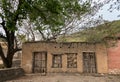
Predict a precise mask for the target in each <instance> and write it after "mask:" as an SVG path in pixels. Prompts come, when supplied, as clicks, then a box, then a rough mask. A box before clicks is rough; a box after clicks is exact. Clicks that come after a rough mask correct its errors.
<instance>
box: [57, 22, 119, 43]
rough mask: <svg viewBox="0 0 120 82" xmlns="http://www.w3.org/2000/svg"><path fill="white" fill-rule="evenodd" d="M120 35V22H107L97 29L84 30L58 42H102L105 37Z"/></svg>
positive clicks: (61, 38)
mask: <svg viewBox="0 0 120 82" xmlns="http://www.w3.org/2000/svg"><path fill="white" fill-rule="evenodd" d="M119 35H120V20H118V21H113V22H106V23H104V24H102V25H98V26H96V27H91V28H88V29H84V30H82V31H80V32H77V33H73V34H71V35H69V36H66V37H60V38H59V39H58V41H69V42H73V41H74V42H84V41H87V42H101V41H103V39H104V38H105V37H114V38H116V37H118V36H119Z"/></svg>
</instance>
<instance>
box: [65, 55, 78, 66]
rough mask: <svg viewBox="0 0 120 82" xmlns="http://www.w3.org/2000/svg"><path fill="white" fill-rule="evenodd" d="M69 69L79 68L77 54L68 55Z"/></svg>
mask: <svg viewBox="0 0 120 82" xmlns="http://www.w3.org/2000/svg"><path fill="white" fill-rule="evenodd" d="M67 67H68V68H77V54H76V53H68V54H67Z"/></svg>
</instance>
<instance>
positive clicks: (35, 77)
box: [6, 74, 120, 82]
mask: <svg viewBox="0 0 120 82" xmlns="http://www.w3.org/2000/svg"><path fill="white" fill-rule="evenodd" d="M6 82H120V76H117V75H116V76H113V75H81V74H50V75H47V76H41V75H39V74H28V75H25V76H22V77H19V78H16V79H14V80H9V81H6Z"/></svg>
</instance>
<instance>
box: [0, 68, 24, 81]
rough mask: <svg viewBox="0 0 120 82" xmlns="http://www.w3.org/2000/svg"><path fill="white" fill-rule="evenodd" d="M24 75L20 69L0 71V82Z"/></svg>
mask: <svg viewBox="0 0 120 82" xmlns="http://www.w3.org/2000/svg"><path fill="white" fill-rule="evenodd" d="M22 75H24V71H23V69H22V68H9V69H0V82H4V81H6V80H10V79H14V78H16V77H19V76H22Z"/></svg>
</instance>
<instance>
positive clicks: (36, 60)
mask: <svg viewBox="0 0 120 82" xmlns="http://www.w3.org/2000/svg"><path fill="white" fill-rule="evenodd" d="M33 73H40V74H41V75H46V73H47V52H34V57H33Z"/></svg>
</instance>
